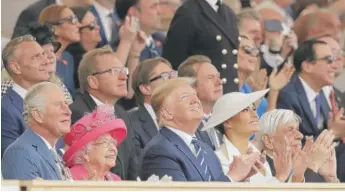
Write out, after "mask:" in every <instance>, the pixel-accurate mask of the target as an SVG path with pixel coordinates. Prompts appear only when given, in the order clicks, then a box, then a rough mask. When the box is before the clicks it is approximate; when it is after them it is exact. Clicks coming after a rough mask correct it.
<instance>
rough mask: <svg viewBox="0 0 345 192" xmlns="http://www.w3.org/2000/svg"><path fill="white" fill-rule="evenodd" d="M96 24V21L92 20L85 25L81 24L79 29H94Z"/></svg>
mask: <svg viewBox="0 0 345 192" xmlns="http://www.w3.org/2000/svg"><path fill="white" fill-rule="evenodd" d="M96 25H97V21H93V22H92V23H90V24H88V25H85V26H82V27H80V28H79V31H81V30H83V29H85V28H88V29H89V30H91V31H92V30H94V29H95V28H96Z"/></svg>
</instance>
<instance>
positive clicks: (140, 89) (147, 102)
mask: <svg viewBox="0 0 345 192" xmlns="http://www.w3.org/2000/svg"><path fill="white" fill-rule="evenodd" d="M176 76H177V72H176V71H174V70H172V69H171V64H170V63H169V61H167V60H166V59H163V58H161V57H157V58H153V59H147V60H145V61H143V62H142V63H141V64H140V65H139V66H138V67H137V68H136V69H135V71H134V72H133V77H134V78H133V82H132V88H133V90H134V92H135V98H136V100H137V102H138V104H139V107H138V108H137V109H136V110H133V111H131V112H130V118H131V120H132V121H133V125H134V131H135V141H134V145H135V146H134V150H135V154H134V157H133V158H132V160H134V161H133V162H131V163H132V164H135V165H138V164H139V157H140V155H141V152H142V150H143V149H144V147H145V146H146V145H147V143H149V141H151V139H152V138H153V137H154V136H155V135H156V134H157V132H158V130H159V126H158V122H157V117H156V114H155V112H154V110H153V108H152V106H151V95H152V93H153V91H154V90H155V89H156V88H157V87H158V86H159V85H161V84H162V83H164V81H166V80H168V79H171V78H175V77H176ZM134 167H137V168H138V166H134ZM137 174H138V170H136V174H135V175H132V176H131V178H130V179H135V178H136V177H137V176H138V175H137Z"/></svg>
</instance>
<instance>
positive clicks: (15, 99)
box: [7, 88, 24, 113]
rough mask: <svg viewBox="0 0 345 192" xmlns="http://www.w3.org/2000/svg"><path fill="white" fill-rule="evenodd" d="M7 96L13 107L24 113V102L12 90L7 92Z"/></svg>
mask: <svg viewBox="0 0 345 192" xmlns="http://www.w3.org/2000/svg"><path fill="white" fill-rule="evenodd" d="M7 95H8V97H9V98H10V99H11V101H12V103H13V105H14V106H15V107H16V108H17V109H18V110H19V111H20V112H21V113H23V111H24V101H23V99H22V98H21V97H20V95H18V93H16V92H15V91H13V89H12V88H9V89H8V90H7Z"/></svg>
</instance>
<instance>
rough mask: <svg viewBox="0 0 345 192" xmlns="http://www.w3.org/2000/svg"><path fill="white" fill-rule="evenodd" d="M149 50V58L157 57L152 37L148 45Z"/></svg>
mask: <svg viewBox="0 0 345 192" xmlns="http://www.w3.org/2000/svg"><path fill="white" fill-rule="evenodd" d="M148 48H149V51H150V58H156V57H159V56H160V55H159V53H158V52H157V50H156V45H155V40H153V39H152V41H151V43H150V45H149V46H148Z"/></svg>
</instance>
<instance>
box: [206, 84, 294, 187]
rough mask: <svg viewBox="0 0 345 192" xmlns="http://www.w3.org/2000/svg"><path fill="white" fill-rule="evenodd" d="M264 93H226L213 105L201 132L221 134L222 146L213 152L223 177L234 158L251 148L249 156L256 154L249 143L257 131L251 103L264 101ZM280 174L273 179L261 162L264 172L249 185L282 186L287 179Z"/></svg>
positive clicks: (256, 119)
mask: <svg viewBox="0 0 345 192" xmlns="http://www.w3.org/2000/svg"><path fill="white" fill-rule="evenodd" d="M268 91H269V89H266V90H262V91H257V92H253V93H250V94H245V93H240V92H233V93H228V94H225V95H223V96H222V97H221V98H219V100H218V101H217V102H216V103H215V105H214V107H213V111H212V116H211V118H210V119H209V120H208V121H207V124H206V125H205V127H204V128H203V129H202V130H203V131H205V130H207V129H209V128H212V127H216V128H218V129H219V131H220V132H222V133H223V144H222V145H221V146H220V148H218V149H217V150H216V154H217V156H218V158H219V160H220V162H221V165H222V169H223V171H224V172H225V173H227V172H228V169H229V166H230V164H231V163H232V161H233V158H234V156H239V155H241V154H246V153H247V152H248V150H249V148H252V151H253V152H259V150H258V149H257V148H256V147H255V146H254V144H252V143H251V142H250V141H249V138H250V136H251V135H252V134H253V133H256V132H259V131H260V127H259V118H258V115H257V113H256V108H255V105H254V103H255V102H256V101H258V100H259V99H261V98H262V97H264V95H265V94H266V93H267V92H268ZM288 171H290V170H288ZM280 173H282V174H280V175H279V173H278V172H277V175H276V177H273V176H272V173H271V169H270V166H269V164H268V163H267V162H265V163H264V169H262V170H260V172H258V173H257V174H255V175H253V176H252V177H250V179H249V182H251V183H258V182H261V183H262V182H270V183H279V181H280V182H284V181H285V180H286V179H287V177H288V175H286V172H284V171H283V172H280Z"/></svg>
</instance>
